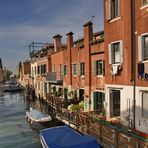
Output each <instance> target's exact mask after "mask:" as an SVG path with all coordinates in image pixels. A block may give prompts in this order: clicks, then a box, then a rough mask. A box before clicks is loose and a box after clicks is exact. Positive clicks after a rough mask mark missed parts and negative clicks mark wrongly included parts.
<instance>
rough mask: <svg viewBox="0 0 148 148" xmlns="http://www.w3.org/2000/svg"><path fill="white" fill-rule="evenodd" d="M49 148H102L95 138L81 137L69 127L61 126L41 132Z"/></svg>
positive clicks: (45, 144) (45, 145)
mask: <svg viewBox="0 0 148 148" xmlns="http://www.w3.org/2000/svg"><path fill="white" fill-rule="evenodd" d="M40 137H41V140H42V142H43V143H44V147H47V148H101V146H100V145H99V144H98V143H97V141H96V139H95V138H94V137H91V136H88V135H81V134H79V133H78V132H77V131H75V130H73V129H72V128H70V127H68V126H59V127H54V128H48V129H44V130H41V131H40Z"/></svg>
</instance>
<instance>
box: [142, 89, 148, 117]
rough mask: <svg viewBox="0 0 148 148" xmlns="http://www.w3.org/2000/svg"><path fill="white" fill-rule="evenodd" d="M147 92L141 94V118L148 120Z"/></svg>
mask: <svg viewBox="0 0 148 148" xmlns="http://www.w3.org/2000/svg"><path fill="white" fill-rule="evenodd" d="M147 107H148V92H142V117H146V118H148V109H147Z"/></svg>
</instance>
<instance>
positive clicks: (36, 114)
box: [26, 109, 52, 125]
mask: <svg viewBox="0 0 148 148" xmlns="http://www.w3.org/2000/svg"><path fill="white" fill-rule="evenodd" d="M26 118H27V120H28V122H30V123H31V124H35V123H38V124H41V125H48V124H49V123H50V122H51V121H52V117H51V116H50V115H48V114H45V113H43V112H40V111H37V110H33V109H31V110H30V111H27V112H26Z"/></svg>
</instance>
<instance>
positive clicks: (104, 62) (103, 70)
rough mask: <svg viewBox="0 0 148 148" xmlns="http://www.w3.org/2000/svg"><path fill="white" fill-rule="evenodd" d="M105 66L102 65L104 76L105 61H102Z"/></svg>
mask: <svg viewBox="0 0 148 148" xmlns="http://www.w3.org/2000/svg"><path fill="white" fill-rule="evenodd" d="M102 62H103V65H102V74H103V76H105V61H102Z"/></svg>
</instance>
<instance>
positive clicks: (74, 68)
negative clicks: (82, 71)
mask: <svg viewBox="0 0 148 148" xmlns="http://www.w3.org/2000/svg"><path fill="white" fill-rule="evenodd" d="M73 75H74V76H75V75H77V64H73Z"/></svg>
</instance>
